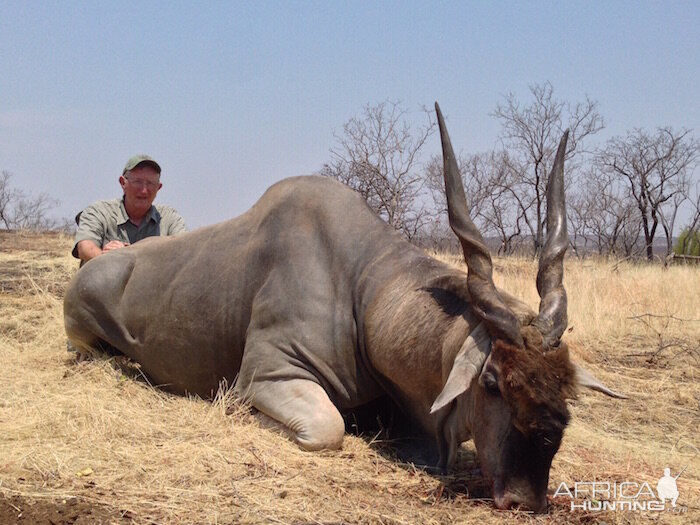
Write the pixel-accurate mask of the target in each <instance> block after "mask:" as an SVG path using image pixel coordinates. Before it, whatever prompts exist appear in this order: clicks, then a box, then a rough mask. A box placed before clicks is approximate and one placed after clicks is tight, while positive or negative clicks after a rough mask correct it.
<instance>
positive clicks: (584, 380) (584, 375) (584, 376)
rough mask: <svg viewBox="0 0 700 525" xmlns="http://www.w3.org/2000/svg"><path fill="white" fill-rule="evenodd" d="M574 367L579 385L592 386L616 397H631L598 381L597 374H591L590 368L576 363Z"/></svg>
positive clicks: (591, 387)
mask: <svg viewBox="0 0 700 525" xmlns="http://www.w3.org/2000/svg"><path fill="white" fill-rule="evenodd" d="M574 369H575V370H576V383H577V384H578V386H580V387H583V388H590V389H591V390H595V391H596V392H601V393H603V394H605V395H607V396H610V397H615V398H617V399H629V397H627V396H626V395H624V394H620V393H618V392H615V391H613V390H610V389H609V388H608V387H607V386H605V385H604V384H603V383H601V382H600V381H598V379H596V378H595V376H594V375H593V374H591V373H590V372H589V371H588V370H586V369H585V368H583V367H581V366H579V365H577V364H576V363H574Z"/></svg>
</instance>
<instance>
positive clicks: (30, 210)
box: [0, 170, 58, 230]
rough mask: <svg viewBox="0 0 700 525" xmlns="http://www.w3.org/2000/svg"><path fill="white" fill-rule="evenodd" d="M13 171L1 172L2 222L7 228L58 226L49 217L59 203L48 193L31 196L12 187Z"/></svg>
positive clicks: (29, 228)
mask: <svg viewBox="0 0 700 525" xmlns="http://www.w3.org/2000/svg"><path fill="white" fill-rule="evenodd" d="M11 179H12V173H10V172H9V171H5V170H3V171H2V173H1V174H0V224H1V225H2V226H3V227H4V228H5V229H7V230H50V229H54V228H55V227H56V226H57V224H58V223H57V222H56V221H55V220H54V219H51V218H50V217H48V213H49V211H51V210H52V209H53V208H55V207H56V206H57V205H58V201H57V200H56V199H52V198H51V197H49V195H48V194H46V193H40V194H39V195H36V196H31V195H28V194H26V193H25V192H23V191H22V190H19V189H16V188H13V187H12V184H11Z"/></svg>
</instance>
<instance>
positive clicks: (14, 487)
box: [0, 233, 700, 525]
mask: <svg viewBox="0 0 700 525" xmlns="http://www.w3.org/2000/svg"><path fill="white" fill-rule="evenodd" d="M70 246H71V239H70V238H68V237H65V236H60V235H43V236H38V235H30V234H10V233H0V363H1V364H0V523H52V524H67V523H76V524H80V523H119V524H127V523H137V524H147V523H221V524H229V523H362V524H364V523H382V524H404V523H430V524H441V523H486V524H496V523H506V522H508V523H533V522H535V523H542V524H547V525H548V524H553V523H574V524H583V523H598V522H600V523H603V522H605V523H608V524H618V523H620V524H621V523H640V522H641V523H645V522H654V523H658V522H661V523H674V524H675V523H678V524H680V523H698V522H700V455H699V454H698V449H699V448H700V443H699V440H698V429H699V428H700V381H699V380H700V366H699V365H700V267H697V266H695V267H690V266H687V267H671V268H668V269H663V268H661V267H659V266H648V265H632V264H629V263H624V262H623V263H616V262H614V261H613V262H610V261H585V262H579V261H575V260H569V261H567V268H566V276H565V283H566V287H567V290H568V293H569V322H570V328H569V331H568V333H567V334H566V336H565V337H566V340H567V341H568V342H569V343H570V346H571V347H572V353H573V357H574V358H575V359H576V360H577V361H578V362H580V363H581V364H584V365H585V366H586V367H588V368H589V369H590V370H591V371H592V372H594V373H595V374H596V375H597V376H598V377H599V378H600V379H602V380H603V381H605V382H606V383H607V384H608V385H609V386H611V387H612V388H614V389H617V390H619V391H622V392H625V393H627V394H628V395H629V396H630V399H628V400H615V399H611V398H608V397H605V396H603V395H600V394H596V393H588V392H584V393H581V395H580V396H579V398H578V399H577V400H575V401H573V402H572V416H573V418H572V423H571V425H570V426H569V428H568V429H567V431H566V434H565V438H564V441H563V444H562V447H561V450H560V451H559V453H558V454H557V456H556V457H555V459H554V463H553V467H552V471H551V476H550V484H549V487H550V498H549V499H550V508H549V512H548V513H547V514H543V515H537V516H535V515H532V514H530V513H526V512H522V511H497V510H494V509H493V507H492V505H491V501H490V500H488V498H483V499H479V497H477V496H478V495H480V494H481V493H482V492H483V490H481V491H480V490H479V487H480V483H481V480H480V479H479V477H478V471H477V469H476V464H475V463H474V459H473V453H472V451H473V449H472V448H470V445H467V446H466V447H465V450H464V451H463V453H462V454H461V459H460V465H459V469H458V470H457V472H456V473H455V474H453V475H449V476H436V475H431V474H429V473H427V472H425V471H424V470H422V469H421V468H419V467H416V466H414V465H411V464H406V463H401V462H400V461H398V460H397V459H396V458H393V457H392V455H391V449H390V448H387V443H385V442H383V441H382V440H381V439H380V438H376V439H372V436H369V437H367V436H365V437H357V436H352V435H348V436H347V437H346V439H345V442H344V445H343V448H342V450H339V451H329V452H320V453H310V452H304V451H302V450H300V449H299V448H298V447H297V446H296V445H294V444H293V443H291V442H290V441H288V440H287V439H286V438H285V437H283V436H281V435H279V434H277V433H275V432H272V431H269V430H265V429H263V428H261V427H260V426H259V425H258V423H257V421H256V420H255V418H254V417H253V416H251V414H250V413H249V411H248V410H247V409H246V408H245V407H243V406H239V405H237V404H236V403H235V402H234V401H233V400H232V399H231V398H230V396H229V395H228V394H227V393H226V391H225V389H222V390H221V393H220V395H219V397H218V398H217V399H216V400H215V401H214V402H213V403H211V402H206V401H202V400H199V399H194V398H184V397H177V396H172V395H167V394H164V393H162V392H160V391H158V390H157V389H154V388H152V387H150V386H149V385H148V384H147V383H146V382H144V381H139V380H135V379H133V378H131V377H127V376H126V375H125V374H124V373H123V371H121V370H120V369H119V368H118V367H116V366H115V364H114V362H112V361H110V360H108V359H107V358H104V359H97V360H93V361H88V362H83V363H75V362H74V361H73V360H71V358H70V357H69V355H68V354H67V352H66V347H65V343H66V339H65V334H64V331H63V321H62V296H63V293H64V290H65V289H66V286H67V283H68V281H69V279H70V277H71V276H72V275H73V274H74V273H75V272H76V271H77V264H76V261H75V260H74V259H72V258H71V257H70V255H69V254H68V250H69V249H70ZM444 259H446V260H448V261H450V262H453V263H454V264H460V261H459V259H457V258H453V259H452V258H450V257H444ZM495 267H496V268H495V269H496V276H495V277H496V281H497V284H498V285H499V286H501V287H504V288H505V289H507V290H508V291H510V292H511V293H513V294H514V295H516V296H518V297H520V298H522V299H524V300H526V301H527V302H528V303H529V304H531V305H533V306H536V305H537V304H538V298H537V292H536V290H535V278H534V275H535V272H536V267H535V265H534V263H532V262H531V261H529V260H524V259H507V260H504V259H499V260H496V261H495ZM196 307H197V306H196V305H193V308H196ZM665 467H670V468H671V471H672V474H673V475H676V474H678V472H679V471H681V470H682V469H685V470H684V471H683V472H682V474H681V476H680V477H679V478H678V482H677V484H678V490H679V492H680V497H679V499H678V510H679V512H670V511H665V512H662V513H658V512H656V513H651V512H641V511H637V512H631V511H616V512H610V511H608V512H602V513H599V512H591V511H583V510H575V511H573V512H571V510H570V500H569V499H568V498H567V497H565V496H558V497H554V492H555V491H556V490H557V488H558V487H559V486H560V484H561V483H564V484H565V485H566V486H567V487H571V488H572V489H573V486H574V483H575V482H582V481H601V482H606V481H609V482H611V483H612V482H615V481H616V482H618V483H620V482H623V481H630V482H636V483H640V484H641V483H643V482H648V483H649V485H650V486H651V487H652V488H653V490H654V491H655V490H656V483H657V481H658V480H659V478H660V477H661V476H662V474H663V470H664V468H665ZM475 495H476V496H475ZM585 499H586V498H585V497H580V498H579V499H578V500H577V503H579V504H580V503H583V502H584V500H585ZM589 499H590V498H589Z"/></svg>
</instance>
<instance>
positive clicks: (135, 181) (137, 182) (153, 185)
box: [124, 177, 159, 191]
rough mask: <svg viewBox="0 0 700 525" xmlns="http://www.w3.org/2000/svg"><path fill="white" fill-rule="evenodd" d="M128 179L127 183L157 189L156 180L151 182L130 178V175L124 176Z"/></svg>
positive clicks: (151, 189)
mask: <svg viewBox="0 0 700 525" xmlns="http://www.w3.org/2000/svg"><path fill="white" fill-rule="evenodd" d="M124 178H125V179H126V180H128V181H129V184H133V185H134V186H137V187H139V188H146V189H147V190H150V191H153V190H156V189H158V184H159V183H158V182H151V181H148V180H140V179H132V178H131V177H124Z"/></svg>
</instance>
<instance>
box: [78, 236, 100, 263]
mask: <svg viewBox="0 0 700 525" xmlns="http://www.w3.org/2000/svg"><path fill="white" fill-rule="evenodd" d="M98 255H102V249H101V248H100V247H99V246H97V244H95V242H94V241H91V240H89V239H86V240H82V241H80V242H79V243H78V257H79V258H80V259H81V260H82V261H86V262H87V261H89V260H90V259H94V258H95V257H97V256H98Z"/></svg>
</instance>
